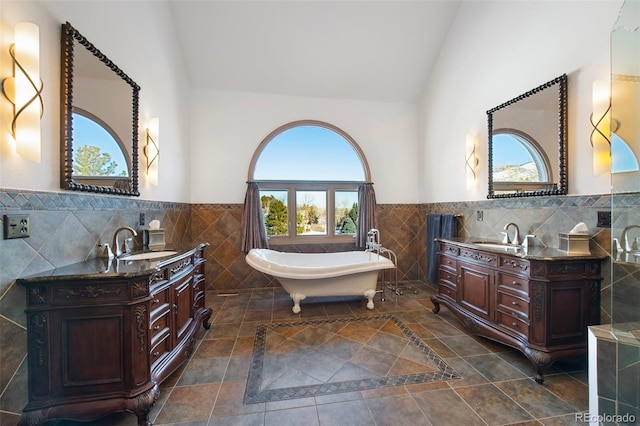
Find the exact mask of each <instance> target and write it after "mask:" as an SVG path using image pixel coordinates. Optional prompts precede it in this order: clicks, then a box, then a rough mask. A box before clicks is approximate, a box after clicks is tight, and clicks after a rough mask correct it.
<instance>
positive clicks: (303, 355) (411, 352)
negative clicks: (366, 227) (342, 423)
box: [244, 315, 460, 404]
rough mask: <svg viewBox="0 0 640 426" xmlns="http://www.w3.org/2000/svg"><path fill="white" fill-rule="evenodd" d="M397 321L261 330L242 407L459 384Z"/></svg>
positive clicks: (383, 318) (367, 320) (374, 318)
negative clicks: (445, 382) (432, 384)
mask: <svg viewBox="0 0 640 426" xmlns="http://www.w3.org/2000/svg"><path fill="white" fill-rule="evenodd" d="M459 378H460V375H459V374H458V373H457V372H456V371H455V370H453V369H452V368H451V367H449V365H447V363H446V362H444V360H442V358H440V357H439V356H438V355H437V354H436V353H435V352H434V351H433V350H431V348H430V347H429V346H427V345H426V344H425V343H424V342H423V341H422V339H420V337H418V336H417V335H416V334H414V333H413V331H411V329H409V328H408V327H407V326H406V325H405V324H404V323H402V321H400V320H398V319H397V318H395V317H394V316H393V315H377V316H370V317H359V318H341V319H327V320H316V321H304V322H290V323H275V324H265V325H259V326H258V327H257V330H256V336H255V342H254V347H253V356H252V359H251V366H250V368H249V374H248V378H247V386H246V389H245V395H244V403H245V404H255V403H260V402H270V401H281V400H287V399H297V398H307V397H312V396H320V395H329V394H336V393H343V392H354V391H362V390H369V389H377V388H382V387H389V386H402V385H410V384H419V383H427V382H435V381H443V380H453V379H459Z"/></svg>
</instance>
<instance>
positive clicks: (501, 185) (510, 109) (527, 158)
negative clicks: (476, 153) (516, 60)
mask: <svg viewBox="0 0 640 426" xmlns="http://www.w3.org/2000/svg"><path fill="white" fill-rule="evenodd" d="M487 118H488V127H489V194H488V195H487V198H510V197H532V196H543V195H564V194H566V193H567V76H566V74H563V75H561V76H560V77H557V78H555V79H553V80H551V81H549V82H547V83H545V84H543V85H541V86H538V87H536V88H534V89H533V90H530V91H528V92H526V93H524V94H522V95H520V96H518V97H516V98H514V99H512V100H510V101H508V102H505V103H503V104H502V105H499V106H497V107H495V108H493V109H491V110H489V111H487Z"/></svg>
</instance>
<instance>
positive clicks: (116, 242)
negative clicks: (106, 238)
mask: <svg viewBox="0 0 640 426" xmlns="http://www.w3.org/2000/svg"><path fill="white" fill-rule="evenodd" d="M120 231H129V232H131V234H132V235H133V236H134V237H135V236H137V235H138V233H137V232H136V230H135V229H133V228H130V227H128V226H123V227H122V228H118V229H116V232H115V234H113V248H114V249H115V250H116V253H115V254H116V257H120V256H122V254H123V253H122V245H121V244H120V240H119V239H118V236H119V234H120ZM124 252H125V254H129V253H131V250H130V247H129V244H125V249H124Z"/></svg>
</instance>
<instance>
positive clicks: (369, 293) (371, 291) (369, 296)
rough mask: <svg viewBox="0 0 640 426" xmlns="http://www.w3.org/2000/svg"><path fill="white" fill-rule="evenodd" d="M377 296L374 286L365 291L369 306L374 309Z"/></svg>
mask: <svg viewBox="0 0 640 426" xmlns="http://www.w3.org/2000/svg"><path fill="white" fill-rule="evenodd" d="M375 296H376V291H375V290H374V289H372V288H370V289H369V290H367V291H365V292H364V297H366V298H367V299H368V300H369V301H368V302H367V308H368V309H373V298H374V297H375Z"/></svg>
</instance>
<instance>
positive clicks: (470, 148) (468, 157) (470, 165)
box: [465, 135, 479, 190]
mask: <svg viewBox="0 0 640 426" xmlns="http://www.w3.org/2000/svg"><path fill="white" fill-rule="evenodd" d="M477 139H478V138H477V137H476V136H472V135H467V143H466V147H465V170H466V181H467V189H468V190H473V189H475V187H476V181H477V176H476V168H477V166H478V163H479V160H478V157H476V141H477Z"/></svg>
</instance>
